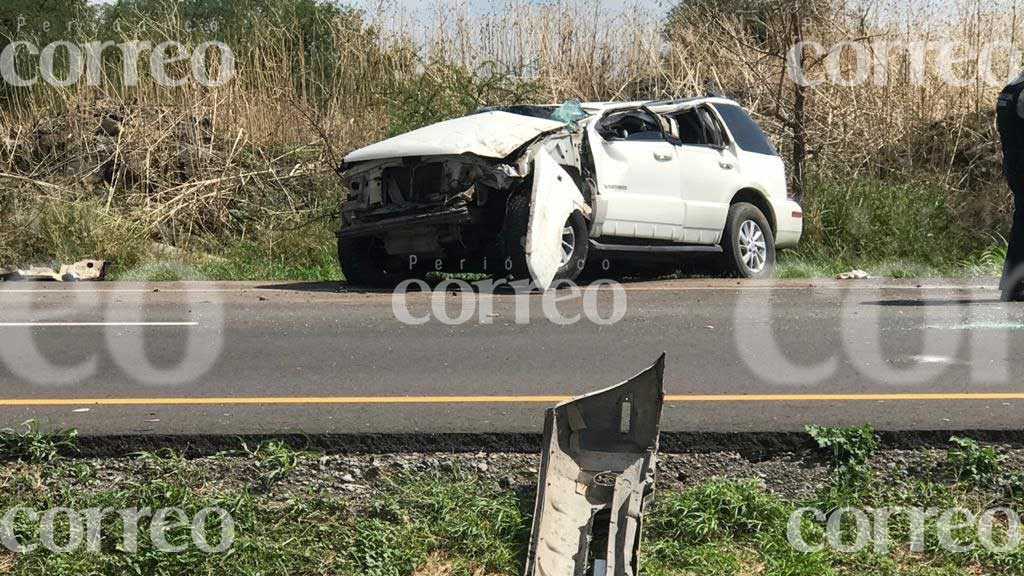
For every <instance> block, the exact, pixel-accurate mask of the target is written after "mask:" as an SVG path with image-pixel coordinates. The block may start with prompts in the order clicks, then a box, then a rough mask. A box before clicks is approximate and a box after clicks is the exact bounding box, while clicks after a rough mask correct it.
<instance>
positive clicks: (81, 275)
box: [0, 260, 107, 282]
mask: <svg viewBox="0 0 1024 576" xmlns="http://www.w3.org/2000/svg"><path fill="white" fill-rule="evenodd" d="M106 271H107V263H106V262H105V261H103V260H82V261H80V262H75V263H74V264H67V265H64V266H61V267H60V270H55V269H53V268H48V267H45V266H33V267H31V268H26V269H23V270H11V271H0V279H3V280H7V281H18V280H24V281H51V282H77V281H80V280H102V279H103V278H104V276H106Z"/></svg>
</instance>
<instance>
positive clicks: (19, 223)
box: [0, 104, 1008, 281]
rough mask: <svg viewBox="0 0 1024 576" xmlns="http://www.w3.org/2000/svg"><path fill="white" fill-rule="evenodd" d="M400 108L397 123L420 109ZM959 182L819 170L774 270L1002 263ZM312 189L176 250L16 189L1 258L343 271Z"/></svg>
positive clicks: (942, 272)
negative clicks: (299, 202)
mask: <svg viewBox="0 0 1024 576" xmlns="http://www.w3.org/2000/svg"><path fill="white" fill-rule="evenodd" d="M453 105H455V104H453ZM400 120H401V121H398V120H396V122H399V124H401V125H403V126H404V125H405V123H408V122H413V121H414V120H415V118H411V117H410V118H405V119H400ZM427 120H429V119H422V121H427ZM417 122H419V121H418V120H417ZM321 184H323V185H324V186H331V185H335V184H336V183H334V182H333V181H325V182H323V183H321ZM297 192H300V191H297ZM958 194H960V193H958V192H956V191H951V190H950V189H948V188H946V187H944V186H942V185H939V184H935V183H933V182H932V181H931V180H930V179H929V178H927V177H919V178H910V177H900V178H897V179H890V180H882V179H878V178H866V177H857V178H846V177H843V176H841V175H834V174H833V175H828V174H814V175H812V176H811V177H810V179H809V184H808V192H807V197H806V199H805V201H804V206H805V209H804V214H805V233H804V238H803V240H802V242H801V244H800V246H799V248H798V249H796V250H788V251H784V252H782V253H780V255H779V276H780V277H781V278H820V277H826V278H828V277H834V276H835V275H836V274H839V273H842V272H847V271H850V270H853V269H861V270H865V271H866V272H868V273H869V274H871V275H872V276H877V277H890V278H928V277H983V276H989V277H990V276H998V275H1000V273H1001V272H1002V264H1003V260H1004V258H1005V255H1006V241H1005V240H1004V236H1003V234H1004V233H1005V229H1006V227H1007V225H1008V221H1007V222H1003V221H1001V219H1000V218H999V217H995V218H992V217H991V215H989V216H986V217H985V218H982V217H980V216H979V215H978V214H977V213H976V212H977V209H976V208H974V207H973V206H972V204H971V203H970V202H967V201H965V200H962V199H960V196H959V195H958ZM315 197H316V198H317V200H316V203H317V204H316V205H317V210H316V211H314V212H312V213H314V214H319V215H320V216H319V219H315V220H314V221H313V222H312V223H307V222H306V221H305V220H304V218H310V217H311V216H309V215H308V214H309V213H302V214H306V215H305V216H301V217H300V216H299V214H300V213H298V212H294V211H288V210H282V211H280V212H277V211H274V210H269V209H267V208H266V207H264V208H262V209H261V210H257V212H258V214H257V215H256V216H252V215H250V216H251V217H247V216H246V213H245V211H244V210H242V209H239V210H240V212H239V214H238V217H239V218H240V222H243V221H244V222H246V223H245V224H241V223H240V222H239V223H232V225H231V226H226V227H224V229H223V230H221V231H220V232H219V233H217V234H204V233H200V232H190V233H189V234H181V233H180V232H178V233H169V234H170V235H171V236H172V237H181V238H182V242H181V243H179V244H180V245H179V246H178V248H180V249H181V250H180V251H179V252H177V253H176V254H174V255H172V256H168V255H167V254H166V253H155V252H154V250H153V245H154V243H155V242H157V241H165V240H162V238H161V234H162V233H160V232H158V231H157V230H154V229H151V228H147V227H146V226H143V225H142V223H140V222H139V221H137V220H136V219H137V218H139V213H138V212H131V211H120V212H119V211H118V210H117V209H115V208H110V207H108V206H107V205H105V204H104V203H103V202H102V201H100V200H97V199H96V198H94V197H81V198H79V197H75V198H72V199H69V200H63V199H62V200H57V199H54V198H45V199H32V198H27V199H26V198H21V200H19V201H18V202H14V203H12V204H11V205H10V206H7V205H5V204H4V203H5V202H13V201H12V200H10V199H8V200H4V199H3V198H2V197H0V208H3V209H4V210H0V218H5V217H9V218H11V221H10V222H9V226H6V227H0V264H7V263H13V262H18V263H22V264H24V263H27V262H28V261H32V262H50V261H53V260H55V261H62V262H70V261H75V260H78V259H83V258H102V259H107V260H110V261H111V262H112V270H111V276H110V277H111V279H114V280H153V281H160V280H302V281H332V280H339V279H340V278H341V273H340V271H339V269H338V263H337V254H336V242H335V238H334V228H335V225H336V224H335V222H333V221H332V220H331V219H330V218H328V217H327V216H329V209H332V208H333V207H334V202H335V201H334V199H333V197H332V196H331V193H329V191H328V192H321V193H318V195H315ZM975 203H978V202H975ZM254 210H255V209H254ZM1007 219H1008V218H1007ZM982 221H984V222H985V223H984V224H979V222H982ZM4 230H7V232H4ZM15 232H16V233H15ZM165 242H166V241H165Z"/></svg>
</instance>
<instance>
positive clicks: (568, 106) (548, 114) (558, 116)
mask: <svg viewBox="0 0 1024 576" xmlns="http://www.w3.org/2000/svg"><path fill="white" fill-rule="evenodd" d="M482 112H508V113H510V114H518V115H520V116H529V117H531V118H542V119H544V120H554V121H556V122H563V123H565V124H575V123H576V122H579V121H580V120H582V119H584V118H586V117H587V116H590V114H588V113H587V112H586V111H585V110H584V109H583V106H582V105H581V104H580V103H579V101H577V100H567V101H565V102H563V103H562V104H561V105H560V106H533V105H517V106H495V107H491V108H484V109H482V110H480V111H479V113H482Z"/></svg>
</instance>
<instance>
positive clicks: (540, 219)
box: [526, 148, 586, 290]
mask: <svg viewBox="0 0 1024 576" xmlns="http://www.w3.org/2000/svg"><path fill="white" fill-rule="evenodd" d="M585 206H586V203H585V202H584V200H583V194H582V193H581V192H580V189H579V188H578V187H577V186H576V183H575V182H574V181H573V179H572V176H570V175H569V173H568V172H566V171H565V169H564V168H562V167H561V166H560V165H559V164H558V162H557V161H556V160H555V159H554V157H552V156H551V153H550V152H548V150H547V149H545V148H542V149H541V150H540V151H539V152H538V153H537V158H536V160H534V175H533V198H532V200H531V202H530V225H529V228H528V229H527V233H526V265H527V267H528V268H529V270H530V276H532V277H533V281H534V284H535V285H536V286H537V288H539V289H541V290H547V289H548V288H550V287H551V283H552V282H553V281H554V280H555V275H557V274H558V269H559V268H560V267H561V266H562V230H563V229H564V228H565V226H566V222H567V221H568V220H569V216H570V215H571V214H572V213H573V211H575V210H584V209H585Z"/></svg>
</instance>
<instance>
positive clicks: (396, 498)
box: [0, 428, 1024, 576]
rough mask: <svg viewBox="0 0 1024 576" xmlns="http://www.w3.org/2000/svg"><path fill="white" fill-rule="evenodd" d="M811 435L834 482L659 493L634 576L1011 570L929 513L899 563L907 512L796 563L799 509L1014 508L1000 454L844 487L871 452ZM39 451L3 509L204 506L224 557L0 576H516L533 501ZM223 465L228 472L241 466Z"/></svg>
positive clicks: (17, 473) (957, 453)
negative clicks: (875, 531)
mask: <svg viewBox="0 0 1024 576" xmlns="http://www.w3.org/2000/svg"><path fill="white" fill-rule="evenodd" d="M30 431H31V433H28V434H26V433H15V432H10V431H8V432H4V433H2V434H0V438H2V439H3V440H4V441H5V442H8V443H11V442H13V443H14V444H15V445H23V444H24V443H28V444H40V443H41V444H45V445H49V441H42V440H39V438H40V437H45V436H46V435H44V434H42V433H40V432H39V430H38V428H30ZM814 434H815V437H816V438H818V440H819V442H820V443H821V445H822V447H823V450H824V451H827V452H826V453H827V454H830V455H831V456H832V457H833V458H834V461H833V463H834V465H835V472H834V474H833V476H832V478H831V479H830V480H829V481H828V482H826V483H825V484H824V485H823V486H822V487H821V489H820V490H819V492H818V493H817V494H816V495H814V496H813V497H810V498H808V499H807V500H805V501H794V500H789V499H786V498H782V497H780V496H777V495H775V494H772V493H769V492H768V491H767V490H765V488H764V487H763V485H762V484H761V483H759V481H754V480H739V481H711V482H705V483H702V484H700V485H697V486H694V487H692V488H690V489H687V490H682V491H671V490H663V491H661V492H659V493H658V495H657V502H656V506H655V507H654V509H653V510H652V511H651V513H650V514H649V515H648V517H647V520H646V530H645V536H644V542H643V547H642V555H643V559H644V560H643V565H642V571H641V574H644V575H649V576H682V575H691V574H692V575H697V574H700V575H707V574H710V575H721V576H732V575H746V574H765V575H768V576H803V575H806V576H821V575H826V576H827V575H837V576H839V575H850V576H854V575H861V574H872V575H874V574H882V575H892V576H897V575H899V576H925V575H928V576H939V575H943V576H945V575H949V576H952V575H954V574H957V575H959V574H965V573H970V574H1010V575H1018V574H1024V553H1022V552H1020V551H1012V552H1006V553H992V552H986V551H975V552H964V553H957V552H946V551H941V550H939V549H937V548H936V547H935V546H934V545H933V544H934V543H935V542H936V539H937V537H938V532H937V530H938V528H937V523H936V522H935V521H934V519H933V520H930V521H929V522H928V523H926V526H925V527H926V530H925V534H926V542H928V543H929V544H932V546H930V547H929V548H928V550H927V551H925V552H923V553H920V554H913V555H912V554H910V553H909V552H908V551H907V549H906V546H907V544H906V543H907V542H909V537H910V523H909V519H908V518H907V517H905V516H894V517H893V519H892V521H891V523H890V530H891V532H890V533H891V535H892V541H893V543H894V548H893V549H892V550H891V551H890V552H888V553H876V552H874V551H873V550H871V549H870V548H869V549H867V550H865V551H862V552H859V553H856V554H853V553H842V552H837V551H834V550H830V549H828V548H826V549H823V550H820V551H815V552H808V553H803V552H799V551H797V550H795V549H794V548H793V547H791V546H790V545H789V543H788V539H787V527H788V523H789V519H790V517H791V514H792V513H793V512H794V511H795V510H797V509H798V508H801V507H804V506H813V507H817V508H820V509H822V510H825V511H826V512H828V511H831V510H834V509H835V508H837V507H839V506H845V505H851V506H857V507H860V508H864V509H872V508H877V507H884V506H899V505H903V506H915V507H937V508H949V507H953V506H963V507H965V508H967V509H969V510H974V511H981V510H984V509H987V508H991V507H993V506H998V505H1006V506H1010V507H1015V508H1017V509H1020V507H1021V506H1022V505H1024V497H1022V496H1021V495H1020V491H1019V490H1017V491H1016V492H1015V491H1014V490H1015V489H1016V488H1014V487H1015V486H1019V481H1018V482H1017V484H1013V483H1012V482H1009V480H1012V479H1013V476H1012V473H1010V472H1009V471H1005V470H1003V469H1002V468H1001V467H1000V466H999V465H998V464H999V462H1000V456H999V454H998V451H996V450H994V449H992V448H989V447H985V446H981V445H978V444H977V443H973V442H972V441H965V440H955V441H954V442H953V443H952V444H951V447H950V454H949V458H948V466H950V467H952V468H951V469H952V470H956V471H959V472H958V475H960V476H962V477H964V478H966V477H967V475H968V474H967V473H966V472H965V471H968V470H969V471H970V473H969V475H970V476H971V477H972V478H974V479H978V478H984V479H985V482H984V483H979V482H974V481H970V482H958V481H954V480H952V476H946V477H943V476H942V474H943V472H942V470H944V469H945V468H943V467H939V468H938V469H937V470H938V472H936V473H934V474H922V476H921V477H910V476H905V477H902V478H901V477H897V479H895V480H893V479H890V480H889V481H887V482H878V481H876V480H874V479H873V478H872V477H871V472H870V471H868V472H867V473H866V474H864V475H858V476H856V477H851V476H849V475H847V474H844V473H843V472H842V469H843V468H844V467H845V466H848V465H851V463H857V464H858V465H863V463H864V462H865V461H866V460H867V459H869V458H870V457H871V454H872V453H873V452H874V450H875V449H876V448H877V446H876V444H875V440H874V435H873V433H872V432H871V431H870V430H868V429H850V430H830V429H822V428H816V429H814ZM25 438H28V440H26V439H25ZM53 439H56V440H54V441H56V442H57V443H59V444H61V445H64V446H65V447H66V446H73V444H74V439H73V436H68V435H67V434H64V433H61V434H58V435H56V436H54V437H53ZM29 452H31V451H29ZM38 452H40V453H41V454H42V455H43V457H41V458H35V457H30V458H15V459H11V458H8V461H7V462H6V464H4V465H3V466H0V510H9V509H11V508H13V507H15V506H24V507H29V508H33V509H39V510H45V509H49V508H53V507H58V506H66V507H70V508H73V509H77V510H83V509H88V508H96V507H99V508H104V507H110V508H114V509H116V510H120V509H123V508H127V507H138V508H141V507H150V508H153V509H158V508H162V507H170V506H173V507H178V508H181V509H183V510H184V511H185V512H186V513H187V514H189V515H192V514H194V513H195V512H197V511H198V510H201V509H203V508H206V507H211V506H216V507H220V508H223V509H226V510H228V511H230V513H231V514H232V517H233V518H234V520H235V523H236V528H235V534H236V539H235V543H234V546H233V547H232V548H231V551H230V552H229V553H224V554H206V553H202V552H199V551H198V550H194V549H191V548H189V549H186V550H185V551H184V552H181V553H162V552H159V551H157V550H156V548H155V547H154V545H153V543H152V542H151V541H150V540H149V530H148V528H149V526H150V525H149V524H148V523H147V522H148V521H146V520H143V522H142V523H141V524H140V531H139V538H140V540H139V542H140V549H139V552H138V553H136V554H129V553H126V552H124V551H122V550H119V549H118V543H119V542H120V541H121V537H122V534H123V532H122V530H123V526H122V525H121V523H120V522H119V521H117V520H110V521H105V522H104V524H103V529H104V538H103V540H102V541H101V545H100V548H99V550H98V551H97V552H89V551H87V550H85V549H84V548H83V549H81V550H78V551H74V552H71V553H67V554H54V553H50V552H45V551H35V552H32V553H29V554H24V555H13V554H8V553H6V552H0V574H5V575H6V574H11V575H18V576H21V575H35V574H48V575H54V576H63V575H67V576H72V575H79V574H147V575H165V574H166V575H168V576H170V575H175V574H211V575H219V574H243V575H262V574H268V575H269V574H301V575H345V576H348V575H351V576H357V575H358V576H364V575H365V576H408V575H427V574H438V575H442V574H444V575H447V574H451V575H465V576H470V575H478V574H486V575H510V576H511V575H515V574H519V573H520V570H521V566H522V562H523V560H524V555H525V553H526V546H527V542H528V537H529V528H530V522H531V519H530V517H529V512H530V511H531V510H532V504H533V502H532V497H531V496H530V495H529V492H523V491H517V490H512V489H506V488H500V487H499V486H498V485H497V484H496V483H494V482H492V481H488V480H484V479H481V478H479V477H478V476H477V475H476V474H475V473H474V472H473V471H471V470H468V469H465V470H464V469H459V468H456V469H453V470H450V471H447V472H444V473H442V472H438V471H435V472H425V473H412V472H396V473H394V474H390V473H387V472H385V473H384V475H383V476H382V477H379V478H377V479H376V480H374V481H373V483H374V485H375V492H374V494H373V495H372V496H369V497H365V498H362V499H360V498H355V499H353V498H352V497H351V496H347V495H346V494H344V493H341V494H335V493H331V492H319V491H314V490H312V489H309V490H308V491H306V492H302V489H301V488H299V489H296V488H295V486H294V485H293V486H292V487H291V488H290V491H284V489H283V488H282V484H281V483H282V482H285V481H286V480H288V479H289V478H290V476H291V475H292V473H293V472H295V471H296V470H298V469H299V468H300V467H303V466H304V467H305V472H304V473H305V474H317V473H318V472H316V470H318V468H317V464H316V463H317V461H318V455H316V454H311V453H306V452H298V451H294V450H293V449H291V448H289V447H288V446H287V445H285V444H283V443H280V442H268V443H266V444H262V445H260V446H258V447H256V448H252V449H243V450H241V451H239V452H235V453H230V454H225V455H222V456H219V457H216V458H213V459H210V460H205V461H203V463H195V462H190V461H189V460H187V459H185V458H184V457H182V456H181V455H180V454H178V453H176V452H173V451H166V450H165V451H161V452H159V453H142V454H138V455H136V456H134V457H133V458H132V459H131V460H125V461H122V463H121V464H120V465H119V466H117V467H116V468H117V469H118V470H121V472H120V474H122V475H123V477H121V478H120V479H119V480H117V481H113V482H112V481H110V480H109V479H108V480H107V481H105V482H102V483H100V482H99V481H98V474H99V472H98V469H99V468H103V467H104V464H103V463H97V462H95V461H89V460H76V459H69V458H65V457H62V456H60V452H62V451H57V452H52V451H50V450H48V449H44V450H41V451H38ZM24 453H25V451H24V450H19V451H18V454H24ZM8 456H10V454H8ZM228 458H231V459H239V458H241V459H242V463H241V465H242V467H243V469H244V466H250V467H251V469H252V470H253V471H254V473H253V474H252V475H246V474H235V475H234V476H233V477H231V478H225V477H224V476H223V472H222V469H221V467H220V465H219V463H218V461H220V460H222V459H228ZM225 462H226V461H225ZM233 466H234V468H235V469H236V470H237V469H238V467H239V462H237V461H235V462H234V464H233ZM126 470H127V471H126ZM104 474H106V475H109V474H110V473H109V472H105V473H104ZM267 474H273V475H274V481H273V482H267V479H266V475H267ZM851 478H852V480H851ZM299 486H301V483H300V484H299ZM296 490H298V491H296ZM209 528H210V529H211V534H213V535H214V537H215V536H216V534H217V533H218V530H219V528H220V524H219V523H218V522H216V521H212V520H211V523H210V524H209ZM33 530H34V528H33V525H32V524H29V523H26V522H21V523H19V524H18V525H17V534H19V536H22V537H26V538H28V539H29V540H31V537H32V536H33V534H34V532H33ZM801 530H802V533H803V535H804V537H805V538H806V540H807V541H808V542H809V543H812V544H813V543H817V542H820V541H822V538H823V534H824V527H823V526H822V525H821V524H818V523H816V522H813V521H812V520H810V519H808V518H805V519H804V521H803V524H802V526H801ZM58 532H59V531H58ZM997 533H998V529H997ZM59 534H60V532H59ZM59 534H58V536H59ZM171 534H172V540H173V541H178V540H174V539H179V540H180V539H184V538H186V537H187V536H188V534H187V533H186V532H185V531H183V530H178V531H174V530H172V532H171ZM956 534H957V537H958V538H959V539H961V543H968V542H975V543H976V542H977V536H976V535H975V534H972V533H971V531H966V530H962V531H958V532H956ZM211 543H212V544H216V543H217V542H216V541H215V540H214V541H213V542H211Z"/></svg>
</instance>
